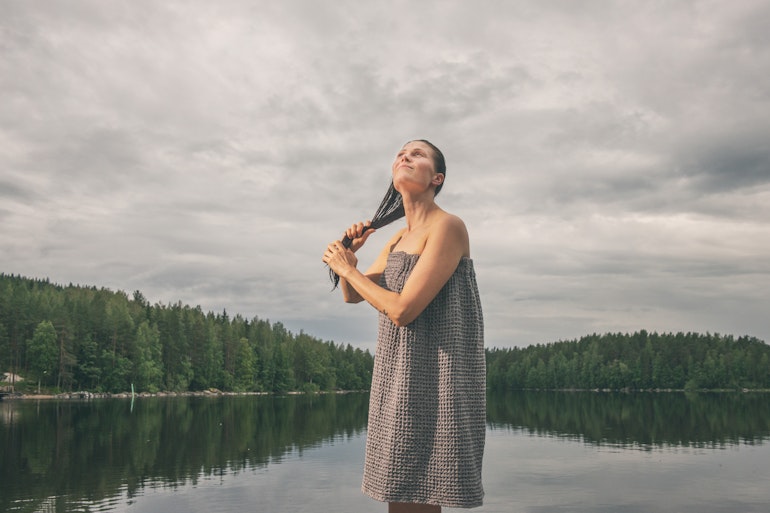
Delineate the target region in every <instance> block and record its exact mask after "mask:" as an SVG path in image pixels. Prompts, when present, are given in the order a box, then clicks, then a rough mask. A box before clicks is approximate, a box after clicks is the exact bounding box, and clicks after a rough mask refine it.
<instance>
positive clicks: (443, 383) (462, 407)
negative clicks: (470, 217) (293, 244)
mask: <svg viewBox="0 0 770 513" xmlns="http://www.w3.org/2000/svg"><path fill="white" fill-rule="evenodd" d="M392 173H393V187H394V188H395V189H396V190H397V191H398V192H399V193H400V194H401V198H402V200H403V206H404V213H405V217H406V227H404V228H402V229H401V230H399V231H398V233H396V234H395V235H394V236H393V238H391V240H389V241H388V243H387V244H385V247H384V248H383V250H382V252H381V253H380V255H379V256H378V257H377V259H376V260H375V262H374V263H373V264H372V266H371V267H370V268H369V269H368V270H367V271H366V272H365V273H361V272H360V271H359V270H358V269H357V267H356V266H357V264H358V259H357V258H356V256H355V252H356V251H357V250H358V249H359V248H360V247H361V246H363V244H364V243H365V242H366V240H367V239H368V238H369V236H370V235H371V234H372V233H373V232H374V230H372V229H370V228H368V225H369V223H368V222H367V223H357V224H354V225H352V226H351V227H350V228H348V229H347V231H346V235H347V237H348V238H350V239H351V240H352V243H351V244H350V247H349V248H345V247H344V246H343V244H342V243H341V242H340V241H335V242H332V243H331V244H329V246H328V248H327V250H326V252H325V253H324V256H323V261H324V262H326V264H328V265H329V267H330V268H331V269H332V270H333V271H334V272H335V273H336V274H338V275H339V277H340V286H341V289H342V295H343V298H344V300H345V301H346V302H348V303H358V302H361V301H366V302H368V303H369V304H371V305H372V306H373V307H375V308H376V309H377V310H379V312H380V317H379V330H378V339H377V349H376V352H375V363H374V371H373V375H372V388H371V395H370V403H369V425H368V433H367V442H366V460H365V466H364V479H363V486H362V489H363V491H364V493H366V494H367V495H369V496H371V497H372V498H374V499H376V500H380V501H383V502H388V503H389V508H388V511H389V512H391V513H395V512H423V511H424V512H440V511H441V506H446V507H468V508H470V507H476V506H479V505H481V503H482V498H483V495H484V492H483V489H482V486H481V461H482V456H483V452H484V434H485V421H486V413H485V386H486V385H485V363H484V346H483V320H482V315H481V304H480V302H479V295H478V288H477V286H476V278H475V274H474V269H473V263H472V261H471V259H470V244H469V242H468V232H467V231H466V229H465V224H464V223H463V221H462V220H461V219H460V218H458V217H456V216H454V215H451V214H449V213H447V212H445V211H444V210H442V209H441V208H440V207H439V206H438V205H437V204H436V202H435V195H436V194H437V193H438V191H439V190H440V189H441V187H442V186H443V183H444V178H445V176H446V168H445V164H444V156H443V155H442V153H441V151H440V150H439V149H438V148H436V147H435V146H434V145H433V144H431V143H429V142H428V141H424V140H417V141H411V142H408V143H407V144H405V145H404V147H403V148H402V149H401V151H400V152H399V153H398V155H397V156H396V159H395V161H394V162H393V167H392Z"/></svg>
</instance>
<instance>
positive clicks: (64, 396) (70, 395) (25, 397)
mask: <svg viewBox="0 0 770 513" xmlns="http://www.w3.org/2000/svg"><path fill="white" fill-rule="evenodd" d="M362 392H367V393H368V392H369V391H368V390H332V391H324V390H319V391H314V392H301V391H290V392H284V393H276V392H222V391H221V390H215V389H213V390H202V391H199V392H155V393H150V392H142V393H138V394H136V393H135V394H131V392H120V393H116V394H113V393H107V392H98V393H97V392H86V391H78V392H64V393H61V394H25V393H20V392H7V393H5V395H0V401H29V400H33V401H51V400H63V401H71V400H91V399H143V398H152V397H236V396H271V395H272V396H277V397H280V396H284V395H323V394H340V395H341V394H357V393H362Z"/></svg>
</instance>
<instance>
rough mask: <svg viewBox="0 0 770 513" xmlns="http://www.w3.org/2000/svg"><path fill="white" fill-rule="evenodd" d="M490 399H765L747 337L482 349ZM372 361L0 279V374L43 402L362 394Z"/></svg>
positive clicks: (209, 317) (189, 314)
mask: <svg viewBox="0 0 770 513" xmlns="http://www.w3.org/2000/svg"><path fill="white" fill-rule="evenodd" d="M486 356H487V385H488V387H489V388H490V389H492V390H529V389H539V390H595V389H602V390H604V389H607V390H624V389H625V390H655V389H674V390H705V389H708V390H716V389H723V390H740V389H770V346H768V345H767V344H766V343H765V342H764V341H762V340H759V339H757V338H755V337H749V336H741V337H738V338H735V337H734V336H732V335H720V334H710V333H707V334H698V333H675V334H674V333H662V334H658V333H648V332H647V331H645V330H641V331H639V332H636V333H633V334H627V333H608V334H604V335H597V334H593V335H587V336H584V337H581V338H580V339H576V340H569V341H558V342H553V343H549V344H536V345H530V346H529V347H525V348H520V347H513V348H503V349H499V348H491V349H489V348H488V349H487V351H486ZM373 363H374V356H373V355H372V354H371V353H369V351H362V350H361V349H358V348H353V347H352V346H351V345H349V344H348V345H347V346H343V345H342V344H335V343H334V342H333V341H322V340H320V339H318V338H316V337H313V336H311V335H309V334H307V333H304V332H302V331H300V333H298V334H295V333H292V332H290V331H288V330H287V329H286V328H285V327H284V326H283V325H282V324H281V323H280V322H274V323H272V324H271V323H270V321H268V320H264V319H259V318H258V317H254V318H253V319H251V320H248V319H245V318H243V317H242V316H240V315H235V316H232V317H230V316H229V315H228V314H227V312H222V313H221V314H214V313H211V312H203V311H202V309H201V308H200V307H195V308H192V307H190V306H187V305H182V304H181V303H176V304H168V305H163V304H152V305H151V304H150V303H149V301H148V300H147V299H146V298H145V297H144V296H143V295H142V293H141V292H139V291H135V292H134V293H133V295H132V296H131V297H129V296H128V294H126V293H125V292H120V291H119V292H113V291H111V290H108V289H104V288H102V289H97V288H95V287H84V286H74V285H69V286H61V285H56V284H52V283H50V282H49V281H48V280H36V279H29V278H24V277H20V276H13V275H5V274H0V371H13V372H14V373H16V374H19V375H22V376H25V377H26V378H28V381H29V380H34V382H35V383H36V384H38V383H39V384H41V385H42V386H44V387H46V389H48V390H51V391H75V390H83V391H91V392H111V393H118V392H126V391H128V390H130V389H131V386H132V385H133V386H134V388H135V390H136V391H137V392H149V393H154V392H159V391H167V392H187V391H202V390H209V389H217V390H221V391H226V392H274V393H283V392H289V391H310V392H312V391H331V390H367V389H369V386H370V382H371V372H372V367H373Z"/></svg>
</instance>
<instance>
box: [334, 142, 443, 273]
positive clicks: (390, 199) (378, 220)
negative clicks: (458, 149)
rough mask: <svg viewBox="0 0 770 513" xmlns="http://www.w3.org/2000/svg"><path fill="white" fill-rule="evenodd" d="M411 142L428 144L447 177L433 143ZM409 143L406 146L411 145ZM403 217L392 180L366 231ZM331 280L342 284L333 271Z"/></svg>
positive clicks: (344, 241)
mask: <svg viewBox="0 0 770 513" xmlns="http://www.w3.org/2000/svg"><path fill="white" fill-rule="evenodd" d="M409 142H421V143H425V144H427V145H428V146H429V147H430V149H431V150H433V167H434V168H435V170H436V172H437V173H441V174H442V175H444V176H446V161H445V160H444V154H443V153H441V150H439V149H438V148H437V147H436V146H435V145H434V144H433V143H431V142H430V141H426V140H425V139H415V140H413V141H409ZM409 142H407V143H406V144H409ZM443 185H444V182H441V183H440V184H438V185H437V186H436V189H435V190H434V191H433V194H434V195H436V194H438V193H439V191H440V190H441V187H443ZM402 217H404V201H403V198H401V193H400V192H398V191H397V190H396V188H395V187H394V186H393V181H392V180H391V182H390V186H389V187H388V191H387V192H386V193H385V197H383V198H382V201H381V202H380V206H379V207H377V211H376V212H375V213H374V217H372V223H371V224H370V225H369V226H368V227H367V228H365V230H368V229H373V230H376V229H377V228H382V227H383V226H386V225H389V224H390V223H392V222H393V221H396V220H398V219H401V218H402ZM352 243H353V241H352V240H351V239H349V238H348V236H347V235H345V236H344V237H343V238H342V245H343V246H345V247H346V248H349V247H350V244H352ZM329 279H331V281H332V283H333V284H334V288H337V285H338V284H339V282H340V277H339V276H337V273H335V272H334V271H332V270H331V269H329Z"/></svg>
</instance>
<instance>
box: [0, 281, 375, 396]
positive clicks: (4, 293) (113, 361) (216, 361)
mask: <svg viewBox="0 0 770 513" xmlns="http://www.w3.org/2000/svg"><path fill="white" fill-rule="evenodd" d="M373 361H374V359H373V357H372V355H371V354H370V353H369V352H368V351H361V350H360V349H353V348H352V347H350V346H347V347H346V348H345V347H342V346H341V345H340V346H337V345H335V344H334V343H333V342H323V341H321V340H319V339H317V338H315V337H312V336H310V335H308V334H306V333H302V332H301V333H299V334H298V335H295V334H293V333H291V332H289V331H288V330H286V328H285V327H284V326H283V325H282V324H281V323H279V322H278V323H274V324H271V323H270V322H269V321H267V320H264V319H259V318H256V317H255V318H254V319H252V320H247V319H245V318H243V317H241V316H240V315H236V316H235V317H233V318H230V316H229V315H228V314H227V312H223V313H222V314H219V315H217V314H213V313H204V312H203V311H202V310H201V308H200V307H196V308H191V307H189V306H187V305H182V303H176V304H170V305H162V304H155V305H150V304H149V303H148V302H147V300H146V299H145V297H144V295H142V293H141V292H139V291H135V292H134V293H133V294H132V297H131V298H129V297H128V295H126V294H125V293H123V292H112V291H110V290H107V289H96V288H95V287H90V288H89V287H81V286H74V285H69V286H67V287H63V286H60V285H54V284H51V283H50V282H49V281H48V280H31V279H27V278H23V277H18V276H8V275H5V274H0V365H1V366H0V370H4V371H5V370H11V371H15V372H16V373H17V374H24V373H26V372H31V373H32V374H34V376H35V377H41V378H43V383H48V384H53V385H57V386H59V387H60V388H61V389H64V390H90V391H96V392H125V391H128V390H130V388H131V384H133V385H134V387H135V389H136V390H137V391H138V392H157V391H160V390H167V391H176V392H184V391H200V390H207V389H211V388H216V389H220V390H223V391H265V392H278V393H281V392H288V391H292V390H296V391H313V390H340V389H342V390H354V389H355V390H362V389H368V388H369V384H370V383H371V372H372V367H373Z"/></svg>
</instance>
